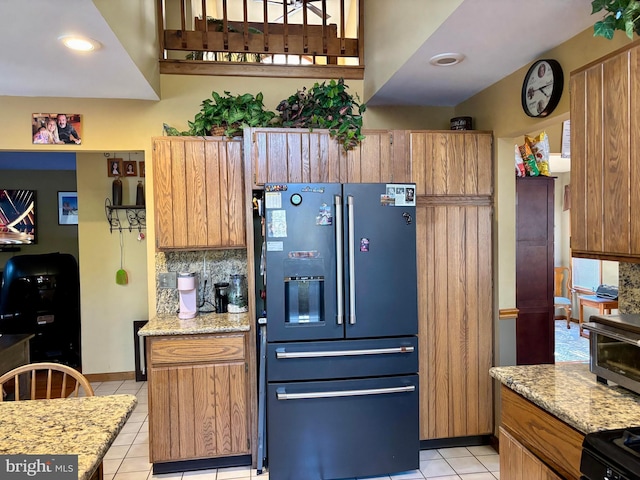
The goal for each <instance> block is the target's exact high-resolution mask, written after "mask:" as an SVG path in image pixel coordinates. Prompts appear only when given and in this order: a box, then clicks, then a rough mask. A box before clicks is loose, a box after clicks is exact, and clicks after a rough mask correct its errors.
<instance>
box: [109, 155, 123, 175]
mask: <svg viewBox="0 0 640 480" xmlns="http://www.w3.org/2000/svg"><path fill="white" fill-rule="evenodd" d="M122 167H123V165H122V159H121V158H107V175H108V176H110V177H121V176H122V172H123V170H122Z"/></svg>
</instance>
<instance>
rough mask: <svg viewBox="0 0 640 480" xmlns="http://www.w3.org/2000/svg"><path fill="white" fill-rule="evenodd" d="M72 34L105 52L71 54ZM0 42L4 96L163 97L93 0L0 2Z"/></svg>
mask: <svg viewBox="0 0 640 480" xmlns="http://www.w3.org/2000/svg"><path fill="white" fill-rule="evenodd" d="M133 1H138V0H133ZM69 34H77V35H80V34H81V35H85V36H87V37H90V38H93V39H95V40H98V41H99V42H100V43H102V45H103V48H101V49H100V50H98V51H96V52H94V53H92V54H86V53H85V54H82V53H76V52H72V51H71V50H69V49H67V48H66V47H64V46H63V45H62V43H61V42H60V41H59V40H58V37H60V36H62V35H69ZM0 44H2V45H3V46H4V47H3V48H2V49H1V50H0V72H1V73H0V95H7V96H24V97H76V98H123V99H141V100H158V99H159V98H158V95H157V94H156V92H155V91H154V90H153V88H152V87H151V86H150V85H149V83H148V82H147V80H146V79H145V78H144V75H142V73H141V72H140V71H139V70H138V68H137V66H136V65H135V63H134V62H133V60H132V59H131V57H130V56H129V55H128V53H127V52H126V50H125V49H124V47H123V46H122V44H121V43H120V42H119V41H118V38H117V37H116V35H115V34H114V33H113V31H112V30H111V28H110V27H109V25H108V24H107V22H106V21H105V19H104V18H103V17H102V15H101V14H100V12H99V11H98V9H97V8H96V6H95V5H94V3H93V2H92V1H91V0H0Z"/></svg>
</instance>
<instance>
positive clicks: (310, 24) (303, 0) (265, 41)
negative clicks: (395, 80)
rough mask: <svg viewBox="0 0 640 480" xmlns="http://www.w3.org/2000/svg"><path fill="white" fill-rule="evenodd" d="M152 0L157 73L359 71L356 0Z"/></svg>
mask: <svg viewBox="0 0 640 480" xmlns="http://www.w3.org/2000/svg"><path fill="white" fill-rule="evenodd" d="M157 2H158V3H157V5H158V19H159V20H158V28H159V34H160V72H161V73H174V74H178V73H179V74H194V75H245V76H270V77H274V76H275V77H310V78H314V77H324V78H338V77H342V78H347V79H362V78H363V74H364V67H363V48H362V38H363V31H362V30H363V29H362V18H363V11H362V8H363V4H364V0H217V1H215V2H211V1H209V2H208V1H207V0H191V1H188V0H157ZM205 19H206V21H205Z"/></svg>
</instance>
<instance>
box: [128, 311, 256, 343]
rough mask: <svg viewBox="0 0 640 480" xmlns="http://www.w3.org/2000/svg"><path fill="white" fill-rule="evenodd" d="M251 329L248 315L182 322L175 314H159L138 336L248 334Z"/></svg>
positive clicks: (213, 315) (202, 316) (215, 315)
mask: <svg viewBox="0 0 640 480" xmlns="http://www.w3.org/2000/svg"><path fill="white" fill-rule="evenodd" d="M250 327H251V326H250V324H249V314H248V313H205V314H200V315H198V316H197V317H195V318H191V319H188V320H182V319H180V318H178V315H174V314H158V315H157V316H155V317H154V318H152V319H151V320H149V322H147V324H146V325H145V326H144V327H142V328H141V329H140V330H138V335H140V336H142V337H148V336H156V335H193V334H199V333H229V332H247V331H249V329H250Z"/></svg>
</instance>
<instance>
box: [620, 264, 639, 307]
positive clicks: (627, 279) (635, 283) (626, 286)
mask: <svg viewBox="0 0 640 480" xmlns="http://www.w3.org/2000/svg"><path fill="white" fill-rule="evenodd" d="M618 276H619V285H618V307H619V312H620V313H640V264H638V263H623V262H620V263H619V264H618Z"/></svg>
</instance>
